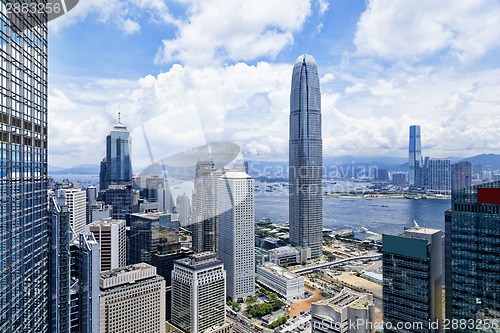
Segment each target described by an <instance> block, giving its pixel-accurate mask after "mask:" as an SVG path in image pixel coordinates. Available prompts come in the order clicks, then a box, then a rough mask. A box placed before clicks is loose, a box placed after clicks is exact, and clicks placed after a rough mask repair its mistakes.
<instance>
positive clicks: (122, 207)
mask: <svg viewBox="0 0 500 333" xmlns="http://www.w3.org/2000/svg"><path fill="white" fill-rule="evenodd" d="M133 198H134V192H133V190H132V186H131V185H109V186H108V189H107V190H106V192H105V194H104V202H105V203H106V204H107V205H111V206H112V207H113V219H115V220H125V219H126V217H127V214H129V213H130V212H131V211H132V205H133Z"/></svg>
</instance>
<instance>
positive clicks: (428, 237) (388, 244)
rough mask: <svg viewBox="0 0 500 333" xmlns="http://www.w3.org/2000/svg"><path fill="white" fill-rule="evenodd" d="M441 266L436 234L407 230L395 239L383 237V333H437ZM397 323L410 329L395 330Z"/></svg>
mask: <svg viewBox="0 0 500 333" xmlns="http://www.w3.org/2000/svg"><path fill="white" fill-rule="evenodd" d="M442 264H443V261H442V232H441V231H440V230H435V229H427V228H410V229H407V230H405V231H404V232H403V233H401V234H399V235H395V236H394V235H383V256H382V269H383V276H384V283H383V305H384V311H383V313H384V323H385V326H384V331H385V332H393V331H394V332H422V333H424V332H440V329H439V327H440V326H439V325H441V322H442V317H443V307H442ZM429 322H431V323H437V324H438V326H436V327H435V328H434V327H431V326H430V325H429ZM399 323H412V326H411V328H408V327H406V329H399V330H398V324H399ZM413 323H415V325H413Z"/></svg>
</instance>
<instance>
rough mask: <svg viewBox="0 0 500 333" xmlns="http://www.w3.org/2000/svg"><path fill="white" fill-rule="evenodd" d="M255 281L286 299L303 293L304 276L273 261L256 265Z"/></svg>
mask: <svg viewBox="0 0 500 333" xmlns="http://www.w3.org/2000/svg"><path fill="white" fill-rule="evenodd" d="M257 282H259V283H260V284H261V285H263V286H264V287H266V288H269V289H271V290H273V291H275V292H276V293H278V294H279V295H281V296H282V297H284V298H286V299H291V298H294V297H300V296H302V295H304V278H303V277H302V276H298V275H297V274H294V273H292V272H291V271H289V270H288V269H286V268H283V267H281V266H278V265H275V264H273V263H265V264H264V265H262V266H258V267H257Z"/></svg>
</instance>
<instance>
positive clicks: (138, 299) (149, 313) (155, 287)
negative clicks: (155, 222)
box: [100, 263, 165, 333]
mask: <svg viewBox="0 0 500 333" xmlns="http://www.w3.org/2000/svg"><path fill="white" fill-rule="evenodd" d="M100 289H101V293H100V308H101V311H100V315H101V323H100V332H101V333H114V332H137V333H150V332H159V333H164V332H165V280H164V279H163V278H162V277H161V276H159V275H157V274H156V268H155V267H153V266H151V265H148V264H145V263H140V264H136V265H130V266H126V267H120V268H115V269H112V270H107V271H103V272H101V278H100Z"/></svg>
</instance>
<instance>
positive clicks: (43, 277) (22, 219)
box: [0, 1, 49, 332]
mask: <svg viewBox="0 0 500 333" xmlns="http://www.w3.org/2000/svg"><path fill="white" fill-rule="evenodd" d="M8 3H12V2H7V1H2V5H1V6H2V15H1V16H0V24H1V26H2V33H3V35H2V42H1V45H2V47H0V58H1V59H2V66H1V68H0V72H1V76H2V78H3V79H2V81H1V82H2V89H1V91H0V103H1V110H0V128H1V129H0V175H1V176H0V190H1V193H2V201H1V203H0V212H1V215H2V218H1V220H0V230H1V232H0V249H1V250H0V270H1V274H0V291H1V292H0V293H1V294H0V295H1V297H0V331H1V332H47V331H48V320H47V319H48V294H49V293H48V246H49V239H48V230H47V225H48V221H47V27H48V26H47V24H44V22H46V21H47V13H46V12H45V11H39V12H38V11H37V12H36V13H35V12H32V11H30V10H28V11H22V12H21V11H15V10H11V11H10V12H9V11H8V10H6V4H8ZM16 4H17V3H16ZM30 4H32V5H35V8H39V7H38V5H42V6H46V4H47V2H46V1H31V2H30Z"/></svg>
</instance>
